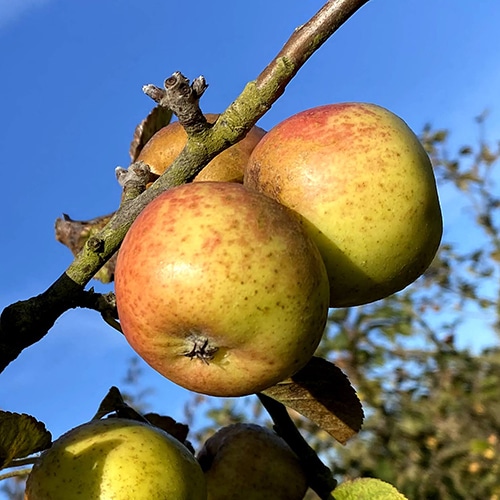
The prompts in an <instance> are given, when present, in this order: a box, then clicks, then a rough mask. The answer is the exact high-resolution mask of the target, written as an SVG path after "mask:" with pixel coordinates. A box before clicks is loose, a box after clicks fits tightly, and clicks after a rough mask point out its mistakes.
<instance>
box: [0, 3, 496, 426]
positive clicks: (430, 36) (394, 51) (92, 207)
mask: <svg viewBox="0 0 500 500" xmlns="http://www.w3.org/2000/svg"><path fill="white" fill-rule="evenodd" d="M322 4H323V2H322V1H321V0H309V1H307V2H298V1H295V2H294V1H290V0H272V1H269V0H266V1H262V0H254V1H252V2H237V1H236V2H235V1H222V0H212V1H210V2H190V3H186V2H170V1H167V0H162V1H160V0H141V1H138V0H135V1H133V0H120V1H119V2H117V1H109V0H100V1H96V0H86V1H78V0H71V1H63V0H15V1H14V0H0V61H1V63H0V64H1V65H0V67H1V70H0V71H1V78H0V116H1V120H0V158H1V160H0V162H1V167H2V168H1V172H2V174H1V175H3V182H2V185H3V188H2V195H1V197H0V210H1V214H2V217H1V222H0V224H1V233H0V234H1V246H0V253H1V259H0V262H1V264H0V309H3V307H5V306H6V305H8V304H10V303H11V302H13V301H16V300H20V299H25V298H28V297H31V296H33V295H35V294H37V293H39V292H41V291H42V290H44V289H45V288H46V287H47V286H49V285H50V284H51V283H52V282H53V281H54V280H55V279H56V278H57V277H58V276H59V275H60V274H61V273H62V272H63V271H64V269H65V268H66V266H67V265H68V264H69V263H70V262H71V256H70V253H69V251H68V250H67V249H66V248H65V247H63V246H62V245H60V244H59V243H57V242H56V241H55V239H54V231H53V225H54V221H55V219H56V218H57V217H59V216H60V215H61V214H62V213H63V212H65V213H68V214H70V215H71V216H72V217H73V218H77V219H85V218H92V217H94V216H97V215H102V214H105V213H109V212H111V211H113V210H114V209H115V207H116V206H117V203H118V200H119V196H120V190H119V187H118V185H117V183H116V181H115V176H114V168H115V167H116V166H117V165H122V166H127V165H128V160H129V158H128V148H129V143H130V140H131V137H132V132H133V130H134V128H135V126H136V124H137V123H138V122H139V121H140V120H141V119H142V118H143V117H144V116H145V115H146V114H147V113H148V112H149V110H150V109H151V107H152V104H153V103H152V101H150V100H149V98H147V97H146V96H144V95H143V93H142V91H141V87H142V85H143V84H146V83H155V84H157V85H161V83H162V82H163V80H164V79H165V78H166V77H168V76H169V75H170V74H171V73H172V72H174V71H176V70H180V71H182V72H183V73H184V74H185V75H186V76H188V77H189V78H194V77H196V76H198V75H200V74H203V75H204V76H205V77H206V79H207V80H208V82H209V84H210V87H209V89H208V91H207V92H206V94H205V96H204V98H203V102H202V105H203V109H204V110H205V111H210V112H216V111H220V110H223V109H224V108H225V107H226V106H227V105H228V104H229V103H230V102H231V101H232V99H234V98H235V97H236V96H237V95H238V93H239V92H240V91H241V89H242V88H243V86H244V85H245V83H246V82H247V81H248V80H251V79H253V78H255V77H256V76H257V75H258V73H259V72H260V70H261V69H262V68H263V67H264V66H265V65H266V64H267V63H268V62H269V61H270V60H271V58H272V57H273V56H274V55H275V54H276V53H277V51H278V50H279V49H280V48H281V46H282V44H283V43H284V42H285V41H286V39H287V38H288V36H289V35H290V33H291V32H292V31H293V29H294V28H295V27H296V26H297V25H300V24H301V23H303V22H305V21H307V19H308V18H309V17H311V16H312V15H313V14H314V12H315V11H316V10H317V9H319V8H320V7H321V5H322ZM499 26H500V2H499V1H498V0H482V1H480V2H476V1H471V0H440V1H438V2H436V1H435V0H371V2H369V4H367V5H366V6H365V7H364V8H363V9H362V10H361V11H360V12H359V13H358V14H357V15H355V16H354V17H353V18H352V19H351V20H350V21H349V22H348V23H347V24H346V25H345V26H344V27H342V28H341V30H340V31H339V32H338V33H337V34H336V35H334V36H333V37H332V38H331V39H330V40H329V41H328V42H327V43H326V45H325V46H323V48H321V49H320V50H319V51H318V52H317V53H316V54H315V55H314V56H313V57H312V59H311V60H310V61H309V62H308V63H307V64H306V66H305V67H304V68H303V69H302V70H301V71H300V73H299V74H298V76H297V77H296V78H295V80H294V81H293V82H292V83H291V85H290V86H289V88H288V89H287V91H286V93H285V94H284V95H283V96H282V97H281V98H280V100H279V101H278V102H277V103H276V104H275V106H274V107H273V108H272V109H271V111H270V112H269V113H268V114H267V115H266V116H265V117H264V118H263V119H262V120H261V121H260V122H259V124H260V125H261V126H262V127H264V128H270V127H272V126H273V124H275V123H277V122H279V121H280V120H282V119H284V118H285V117H287V116H289V115H291V114H293V113H295V112H298V111H300V110H303V109H305V108H309V107H313V106H317V105H321V104H325V103H331V102H337V101H369V102H375V103H378V104H380V105H382V106H385V107H387V108H389V109H391V110H392V111H394V112H395V113H397V114H398V115H400V116H401V117H403V118H404V119H405V120H406V121H407V122H408V124H409V125H410V126H411V127H412V128H413V129H414V130H415V131H417V132H420V131H421V129H422V127H423V125H424V124H425V123H427V122H431V123H433V124H434V125H435V126H436V127H445V128H451V129H452V130H453V135H452V141H453V143H454V144H457V145H458V144H461V143H462V142H467V141H473V140H474V138H476V137H477V130H476V128H475V125H474V121H473V118H474V117H475V116H477V115H478V114H479V113H480V112H482V111H483V110H484V109H485V108H489V109H490V110H491V114H490V119H489V121H488V124H489V130H490V132H489V133H490V135H491V136H492V137H490V138H498V137H499V136H500V133H499V132H500V102H499V96H500V94H499V89H500V59H499V57H498V49H499V44H498V33H499ZM495 133H497V135H496V136H495V135H494V134H495ZM443 201H444V202H445V203H444V215H445V224H446V231H447V234H449V235H452V236H453V237H454V238H455V239H457V238H460V237H461V234H462V233H461V232H460V230H459V229H458V228H459V226H458V224H457V223H458V217H460V213H457V211H456V210H455V209H454V206H453V205H452V204H451V203H449V202H450V201H451V200H443ZM460 227H462V226H460ZM464 342H467V339H464ZM132 355H133V353H132V351H131V349H130V348H129V347H128V345H127V344H126V342H125V340H124V339H123V338H122V337H121V336H120V335H119V334H117V333H116V332H115V331H113V330H112V329H110V328H109V327H107V326H106V325H104V324H103V323H102V321H101V320H100V318H99V316H98V315H97V314H96V313H94V312H93V311H81V310H80V311H70V312H68V313H66V314H65V315H64V316H63V317H62V318H60V320H59V321H58V322H57V324H56V326H55V327H54V328H53V329H52V330H51V332H50V333H49V335H48V336H47V337H46V338H44V339H43V340H42V341H41V342H39V343H38V344H36V345H34V346H32V347H30V348H29V349H27V350H26V351H24V352H23V353H22V354H21V356H20V357H19V358H18V359H17V360H16V361H15V362H13V363H12V364H11V365H10V366H9V367H8V368H7V369H6V370H5V372H4V373H3V374H1V375H0V407H1V408H3V409H7V410H10V411H17V412H26V413H30V414H33V415H34V416H36V417H37V418H39V419H40V420H43V421H44V422H45V423H46V424H47V426H48V428H49V430H51V431H52V432H53V434H54V435H55V436H58V435H59V434H61V433H62V432H64V431H66V430H67V429H69V428H71V427H73V426H75V425H77V424H79V423H81V422H83V421H85V420H87V419H88V418H90V417H91V416H92V415H93V413H94V411H95V409H96V407H97V405H98V403H99V401H100V399H101V398H102V396H103V395H104V394H105V393H106V392H107V390H108V389H109V387H110V386H111V385H121V381H122V379H123V377H124V375H125V371H126V366H127V361H128V360H129V359H130V357H131V356H132ZM145 369H146V376H145V378H144V382H145V383H147V384H148V385H150V386H152V387H153V388H154V389H155V391H156V393H155V396H154V402H155V404H154V407H155V410H157V411H161V412H164V413H169V414H171V415H172V416H173V417H174V418H176V417H177V418H182V403H183V401H184V400H185V399H186V397H187V396H188V393H187V392H186V391H184V390H182V389H179V388H176V387H175V386H174V385H173V384H171V383H169V382H168V381H166V380H164V379H162V378H161V377H160V376H158V375H156V374H155V373H154V372H153V371H152V370H150V369H149V368H145Z"/></svg>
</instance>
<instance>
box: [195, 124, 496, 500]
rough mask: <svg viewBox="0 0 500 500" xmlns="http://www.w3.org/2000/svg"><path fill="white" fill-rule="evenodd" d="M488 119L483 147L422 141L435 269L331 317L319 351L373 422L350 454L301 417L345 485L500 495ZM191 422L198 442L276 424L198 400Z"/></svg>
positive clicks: (440, 133) (430, 136)
mask: <svg viewBox="0 0 500 500" xmlns="http://www.w3.org/2000/svg"><path fill="white" fill-rule="evenodd" d="M477 121H478V130H479V132H480V134H479V135H480V139H479V141H478V144H476V145H474V146H469V145H467V146H463V147H460V148H457V151H456V152H454V153H450V152H449V150H450V149H451V146H450V142H451V140H450V134H449V132H448V131H445V130H437V131H436V130H433V129H432V128H431V127H426V128H425V129H424V131H423V133H422V135H421V140H422V142H423V144H424V145H425V148H426V149H427V151H428V153H429V155H430V157H431V159H432V161H433V165H434V167H435V173H436V178H437V179H438V187H439V190H440V195H441V200H442V205H443V212H444V219H445V235H444V238H443V242H442V246H441V248H440V251H439V254H438V255H437V257H436V259H435V261H434V262H433V264H432V266H431V267H430V268H429V270H428V271H427V272H426V274H425V275H424V276H423V277H421V278H420V279H419V280H418V281H417V282H416V283H414V284H413V285H411V286H410V287H408V288H407V289H405V290H403V291H402V292H400V293H398V294H396V295H393V296H391V297H388V298H387V299H385V300H382V301H378V302H376V303H373V304H368V305H366V306H362V307H356V308H349V309H336V310H332V311H331V314H330V318H329V327H328V330H327V333H326V335H325V338H324V340H323V342H322V344H321V346H320V349H319V351H318V354H319V355H321V356H324V357H325V358H327V359H329V360H331V361H333V362H335V363H336V364H337V366H339V367H340V368H342V370H343V371H344V372H345V373H346V374H347V375H348V376H349V379H350V380H351V382H352V384H353V385H354V387H356V389H357V391H358V394H359V396H360V399H361V400H362V403H363V406H364V410H365V414H366V421H365V425H364V427H363V430H362V432H361V433H360V434H359V436H357V437H355V438H353V439H352V440H351V441H350V442H348V443H347V446H345V447H342V446H340V445H338V444H337V443H336V442H335V441H334V440H333V439H332V438H331V437H329V436H328V435H327V434H326V433H325V432H323V431H321V430H319V429H318V428H316V427H315V426H314V425H313V424H311V423H310V422H309V421H307V420H305V419H303V418H301V417H299V416H296V415H294V414H293V417H294V418H295V419H296V422H297V425H298V426H299V428H300V429H301V430H302V432H303V434H304V435H305V436H306V437H307V439H308V441H309V443H310V444H312V445H313V446H314V447H315V449H316V450H317V451H318V452H319V453H320V455H321V457H322V458H324V459H325V461H326V462H327V463H328V464H329V465H330V466H331V467H332V469H333V470H334V471H335V473H336V475H337V478H338V479H339V481H343V480H346V479H351V478H357V477H376V478H380V479H383V480H385V481H388V482H390V483H391V484H393V485H395V486H396V487H397V488H398V489H399V490H400V491H401V492H402V493H403V494H405V495H406V496H408V497H409V498H411V499H414V500H418V499H426V500H428V499H440V500H446V499H450V500H451V499H454V500H456V499H462V498H464V499H465V498H467V499H471V498H477V499H490V500H494V499H500V475H499V473H500V471H499V466H500V444H499V439H500V437H498V435H499V431H500V391H499V388H500V346H499V348H496V347H490V348H481V347H478V348H475V346H474V344H475V339H476V338H477V339H478V342H479V345H480V346H481V345H482V346H484V339H485V338H486V337H487V335H486V334H488V338H489V339H490V341H491V339H495V334H496V335H497V337H496V338H498V339H500V337H498V333H499V331H500V298H499V293H500V291H499V286H498V285H499V280H500V272H499V271H500V236H499V235H500V231H499V229H500V227H499V226H500V217H499V215H498V212H499V211H498V208H499V206H500V189H499V185H498V182H500V172H498V169H499V168H500V161H499V157H500V144H495V145H492V144H488V143H487V142H486V141H485V140H484V139H483V138H482V136H483V135H484V134H483V126H484V116H481V117H479V118H478V119H477ZM457 339H467V342H468V345H467V348H465V347H463V345H461V344H459V343H458V342H457ZM476 345H478V344H476ZM201 414H203V416H204V418H201V417H200V415H201ZM187 417H188V420H190V422H191V424H192V428H193V429H194V430H197V432H198V434H197V435H196V436H194V437H196V438H197V439H198V440H199V442H202V441H203V440H204V439H205V438H206V436H207V435H210V433H211V428H217V427H219V426H221V425H225V424H227V423H230V422H233V421H241V420H254V421H255V419H256V418H258V419H260V420H261V422H262V420H263V419H264V421H265V415H262V414H261V412H260V410H259V406H258V403H257V402H256V401H255V400H254V399H252V398H246V399H245V400H243V401H238V402H237V404H235V402H233V401H231V400H229V401H228V400H226V401H218V400H207V399H204V398H202V397H201V396H196V397H194V398H193V401H192V403H191V404H189V405H188V408H187ZM206 417H208V419H209V423H208V424H207V421H206V420H205V418H206ZM201 424H203V425H201ZM311 498H312V497H311Z"/></svg>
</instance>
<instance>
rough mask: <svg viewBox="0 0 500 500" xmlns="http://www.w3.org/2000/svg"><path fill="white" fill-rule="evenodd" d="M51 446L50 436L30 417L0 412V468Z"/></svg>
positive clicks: (40, 424)
mask: <svg viewBox="0 0 500 500" xmlns="http://www.w3.org/2000/svg"><path fill="white" fill-rule="evenodd" d="M51 444H52V435H51V434H50V432H49V431H48V430H47V429H46V428H45V424H44V423H43V422H39V421H38V420H36V419H35V418H34V417H32V416H31V415H26V414H24V413H22V414H21V413H11V412H9V411H0V468H3V467H5V466H6V465H8V464H9V463H10V462H11V461H12V460H13V459H15V458H24V457H27V456H28V455H31V454H32V453H36V452H38V451H42V450H45V449H46V448H49V447H50V445H51Z"/></svg>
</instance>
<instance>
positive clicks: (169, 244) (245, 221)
mask: <svg viewBox="0 0 500 500" xmlns="http://www.w3.org/2000/svg"><path fill="white" fill-rule="evenodd" d="M115 293H116V300H117V307H118V315H119V319H120V324H121V327H122V330H123V333H124V335H125V337H126V339H127V340H128V342H129V343H130V345H131V346H132V347H133V348H134V349H135V351H136V352H137V353H138V354H139V355H140V356H141V357H142V358H143V359H144V360H145V361H146V362H147V363H149V364H150V365H151V366H152V367H153V368H154V369H155V370H157V371H158V372H159V373H161V374H162V375H164V376H165V377H166V378H168V379H170V380H171V381H173V382H175V383H177V384H178V385H181V386H182V387H185V388H186V389H189V390H191V391H195V392H199V393H203V394H208V395H212V396H242V395H247V394H251V393H255V392H258V391H261V390H264V389H265V388H268V387H270V386H272V385H274V384H276V383H278V382H280V381H281V380H283V379H285V378H287V377H289V376H291V375H292V374H294V373H295V372H297V371H298V370H299V369H300V368H302V367H303V366H304V365H305V364H306V363H307V362H308V361H309V359H310V358H311V356H312V355H313V353H314V351H315V349H316V347H317V345H318V343H319V341H320V339H321V336H322V333H323V330H324V327H325V323H326V318H327V314H328V302H329V286H328V277H327V274H326V270H325V267H324V263H323V261H322V259H321V256H320V254H319V251H318V249H317V248H316V246H315V245H314V243H313V242H312V241H311V239H310V238H309V237H308V236H307V234H306V233H305V231H304V230H303V227H302V225H301V223H300V221H299V219H298V218H297V217H296V216H295V215H294V214H293V212H291V211H290V210H288V209H287V208H286V207H284V206H282V205H280V204H279V203H277V202H276V201H274V200H272V199H270V198H269V197H267V196H264V195H262V194H260V193H256V192H254V191H251V190H249V189H247V188H245V187H244V186H243V185H241V184H237V183H230V182H195V183H189V184H185V185H182V186H179V187H176V188H173V189H170V190H168V191H166V192H164V193H162V194H161V195H160V196H158V197H157V198H156V199H154V200H153V201H152V202H151V203H150V204H149V205H148V206H147V207H146V208H145V209H144V210H143V211H142V212H141V214H140V215H139V217H138V218H137V219H136V220H135V221H134V223H133V224H132V226H131V228H130V230H129V231H128V233H127V235H126V237H125V239H124V241H123V244H122V246H121V248H120V252H119V254H118V259H117V263H116V270H115Z"/></svg>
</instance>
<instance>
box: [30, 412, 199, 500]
mask: <svg viewBox="0 0 500 500" xmlns="http://www.w3.org/2000/svg"><path fill="white" fill-rule="evenodd" d="M174 498H175V499H176V500H204V499H206V485H205V478H204V476H203V472H202V470H201V468H200V466H199V465H198V462H197V461H196V459H195V458H194V456H193V455H192V454H191V452H190V451H189V450H188V449H187V448H186V447H185V446H184V445H183V444H181V443H180V442H179V441H178V440H177V439H175V438H174V437H172V436H170V435H169V434H167V433H166V432H164V431H162V430H161V429H158V428H156V427H152V426H150V425H148V424H143V423H141V422H136V421H134V420H126V419H120V418H110V419H107V420H93V421H91V422H88V423H86V424H83V425H81V426H79V427H76V428H74V429H72V430H70V431H69V432H67V433H66V434H64V435H63V436H61V437H60V438H59V439H57V440H56V441H55V442H54V444H53V445H52V447H51V448H49V449H48V450H46V451H45V452H43V454H42V455H41V457H40V459H39V461H38V462H37V463H36V464H35V466H34V467H33V470H32V471H31V473H30V475H29V477H28V481H27V483H26V493H25V500H111V499H113V500H132V499H133V500H152V499H154V500H167V499H174Z"/></svg>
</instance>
